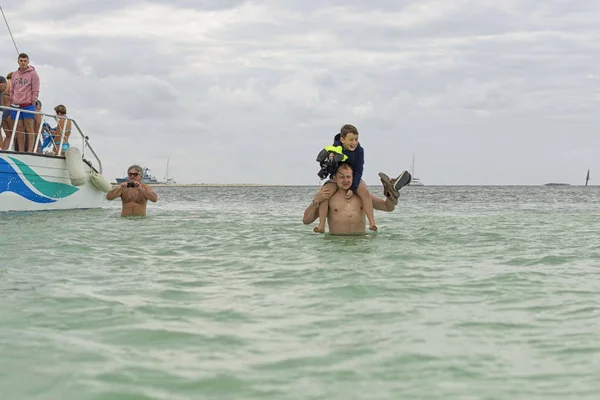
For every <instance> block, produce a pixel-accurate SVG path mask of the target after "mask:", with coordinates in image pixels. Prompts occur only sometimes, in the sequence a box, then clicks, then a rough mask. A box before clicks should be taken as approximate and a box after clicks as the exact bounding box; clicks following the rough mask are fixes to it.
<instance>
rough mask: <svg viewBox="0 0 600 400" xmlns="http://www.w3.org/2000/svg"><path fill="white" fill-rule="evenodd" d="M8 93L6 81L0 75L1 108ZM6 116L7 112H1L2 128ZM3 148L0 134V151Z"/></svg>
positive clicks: (2, 139) (8, 113)
mask: <svg viewBox="0 0 600 400" xmlns="http://www.w3.org/2000/svg"><path fill="white" fill-rule="evenodd" d="M5 93H8V81H7V79H6V78H5V77H3V76H2V75H0V100H1V101H2V103H0V104H2V105H3V106H4V105H5V104H4V94H5ZM8 115H10V112H9V111H8V110H2V127H4V118H6V117H7V116H8ZM3 148H4V138H3V135H2V133H1V132H0V149H3Z"/></svg>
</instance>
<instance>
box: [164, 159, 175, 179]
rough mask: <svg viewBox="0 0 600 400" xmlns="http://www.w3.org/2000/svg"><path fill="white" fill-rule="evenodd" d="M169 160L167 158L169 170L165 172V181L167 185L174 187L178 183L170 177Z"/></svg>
mask: <svg viewBox="0 0 600 400" xmlns="http://www.w3.org/2000/svg"><path fill="white" fill-rule="evenodd" d="M169 160H170V159H169V158H167V169H166V171H165V179H164V180H165V183H166V184H167V185H174V184H175V183H177V182H175V180H174V179H173V178H171V177H170V176H169Z"/></svg>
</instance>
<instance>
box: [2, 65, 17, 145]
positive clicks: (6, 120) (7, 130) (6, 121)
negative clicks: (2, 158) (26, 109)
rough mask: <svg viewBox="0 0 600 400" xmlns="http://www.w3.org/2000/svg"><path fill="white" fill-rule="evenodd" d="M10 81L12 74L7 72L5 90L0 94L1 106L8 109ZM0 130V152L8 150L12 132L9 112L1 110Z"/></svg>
mask: <svg viewBox="0 0 600 400" xmlns="http://www.w3.org/2000/svg"><path fill="white" fill-rule="evenodd" d="M11 79H12V72H9V73H8V74H6V83H7V88H6V90H5V91H4V93H2V105H3V106H4V107H10V86H11ZM2 129H3V130H4V142H0V148H1V149H2V150H8V148H9V146H10V139H11V138H12V130H13V120H12V119H11V118H10V110H2ZM15 144H16V143H15Z"/></svg>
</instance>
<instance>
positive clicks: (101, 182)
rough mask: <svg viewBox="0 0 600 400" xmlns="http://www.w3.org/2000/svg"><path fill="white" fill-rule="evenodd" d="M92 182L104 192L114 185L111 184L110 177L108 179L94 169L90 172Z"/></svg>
mask: <svg viewBox="0 0 600 400" xmlns="http://www.w3.org/2000/svg"><path fill="white" fill-rule="evenodd" d="M90 182H92V184H93V185H94V186H96V188H97V189H98V190H99V191H101V192H104V193H107V192H108V191H109V190H111V189H112V185H111V184H110V182H109V181H108V179H106V178H105V177H104V176H102V175H101V174H99V173H97V172H96V171H94V170H92V172H91V174H90Z"/></svg>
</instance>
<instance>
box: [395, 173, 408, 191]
mask: <svg viewBox="0 0 600 400" xmlns="http://www.w3.org/2000/svg"><path fill="white" fill-rule="evenodd" d="M411 180H412V176H411V175H410V173H409V172H408V171H402V173H401V174H400V175H398V177H397V178H396V179H395V180H394V189H396V190H400V189H402V188H403V187H404V186H406V185H408V184H409V183H410V181H411Z"/></svg>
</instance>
